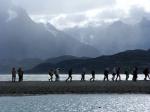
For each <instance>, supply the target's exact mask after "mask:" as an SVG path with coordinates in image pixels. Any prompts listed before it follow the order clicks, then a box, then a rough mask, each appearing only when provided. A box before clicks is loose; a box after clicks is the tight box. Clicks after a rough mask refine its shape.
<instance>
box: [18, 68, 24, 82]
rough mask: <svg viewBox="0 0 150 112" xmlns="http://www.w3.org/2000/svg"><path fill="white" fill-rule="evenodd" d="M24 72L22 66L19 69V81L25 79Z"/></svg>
mask: <svg viewBox="0 0 150 112" xmlns="http://www.w3.org/2000/svg"><path fill="white" fill-rule="evenodd" d="M23 74H24V71H23V70H22V68H19V69H18V77H19V82H21V81H23Z"/></svg>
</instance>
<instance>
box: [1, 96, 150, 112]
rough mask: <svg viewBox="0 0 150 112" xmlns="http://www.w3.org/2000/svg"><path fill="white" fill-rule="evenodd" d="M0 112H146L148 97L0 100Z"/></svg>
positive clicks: (27, 97)
mask: <svg viewBox="0 0 150 112" xmlns="http://www.w3.org/2000/svg"><path fill="white" fill-rule="evenodd" d="M0 110H1V112H149V110H150V96H149V95H144V94H143V95H140V94H138V95H137V94H136V95H134V94H132V95H129V94H124V95H119V94H110V95H108V94H100V95H90V94H88V95H44V96H24V97H0Z"/></svg>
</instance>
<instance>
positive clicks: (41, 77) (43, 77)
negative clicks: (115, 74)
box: [0, 74, 144, 81]
mask: <svg viewBox="0 0 150 112" xmlns="http://www.w3.org/2000/svg"><path fill="white" fill-rule="evenodd" d="M67 77H68V75H67V74H60V80H61V81H64V80H66V78H67ZM121 77H122V80H125V74H122V75H121ZM54 78H55V77H54ZM90 78H91V75H90V74H86V76H85V79H86V80H89V79H90ZM103 78H104V75H103V74H97V75H96V76H95V79H96V80H103ZM111 78H112V75H111V74H110V75H109V79H110V80H111ZM48 79H49V75H48V74H25V75H24V81H48ZM80 79H81V75H80V74H73V80H80ZM143 79H144V75H142V74H139V75H138V80H143ZM17 80H18V77H17ZM129 80H132V75H130V77H129ZM0 81H11V75H10V74H5V75H4V74H1V75H0Z"/></svg>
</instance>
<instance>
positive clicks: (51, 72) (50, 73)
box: [49, 69, 54, 82]
mask: <svg viewBox="0 0 150 112" xmlns="http://www.w3.org/2000/svg"><path fill="white" fill-rule="evenodd" d="M53 75H54V73H53V69H50V71H49V76H50V78H49V82H50V81H53Z"/></svg>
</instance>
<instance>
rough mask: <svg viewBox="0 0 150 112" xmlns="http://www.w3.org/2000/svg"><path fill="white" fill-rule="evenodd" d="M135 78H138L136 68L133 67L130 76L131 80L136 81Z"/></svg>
mask: <svg viewBox="0 0 150 112" xmlns="http://www.w3.org/2000/svg"><path fill="white" fill-rule="evenodd" d="M137 78H138V68H137V67H135V68H134V70H133V78H132V80H133V81H134V82H136V81H137Z"/></svg>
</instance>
